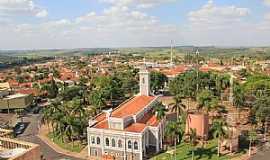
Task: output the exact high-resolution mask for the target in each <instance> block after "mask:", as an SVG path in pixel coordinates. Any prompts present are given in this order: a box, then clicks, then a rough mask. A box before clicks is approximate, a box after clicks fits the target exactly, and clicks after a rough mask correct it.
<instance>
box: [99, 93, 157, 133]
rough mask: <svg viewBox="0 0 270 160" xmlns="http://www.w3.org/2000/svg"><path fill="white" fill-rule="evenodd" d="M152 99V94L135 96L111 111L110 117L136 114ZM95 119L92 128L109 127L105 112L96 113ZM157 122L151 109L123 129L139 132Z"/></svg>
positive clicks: (155, 124)
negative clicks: (95, 122)
mask: <svg viewBox="0 0 270 160" xmlns="http://www.w3.org/2000/svg"><path fill="white" fill-rule="evenodd" d="M154 99H155V97H154V96H136V97H134V98H133V99H131V100H129V101H128V102H126V103H124V104H122V105H120V106H119V107H118V108H117V109H115V110H114V111H113V112H112V114H111V117H115V118H124V117H127V116H132V115H136V114H137V113H138V112H139V111H141V110H142V109H143V108H145V107H146V106H147V105H148V104H150V103H151V102H152V101H153V100H154ZM95 120H96V121H97V124H96V125H95V126H94V128H97V129H109V125H108V120H107V119H106V115H105V113H102V114H100V115H98V116H97V117H96V118H95ZM158 124H159V121H158V120H157V118H156V116H155V115H154V114H153V113H152V112H151V111H149V112H148V113H146V114H145V115H144V117H143V118H142V119H140V120H139V121H138V122H137V123H132V124H130V125H129V126H127V127H126V128H125V129H124V131H127V132H136V133H140V132H142V131H143V130H144V129H145V127H147V126H157V125H158ZM113 130H115V129H113Z"/></svg>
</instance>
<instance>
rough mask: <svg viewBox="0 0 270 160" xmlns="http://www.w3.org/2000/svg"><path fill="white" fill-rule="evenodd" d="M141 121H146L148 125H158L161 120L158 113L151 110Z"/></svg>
mask: <svg viewBox="0 0 270 160" xmlns="http://www.w3.org/2000/svg"><path fill="white" fill-rule="evenodd" d="M139 123H144V124H146V125H148V126H157V125H158V124H159V120H158V119H157V117H156V115H154V114H153V113H151V112H149V113H147V114H146V115H144V117H143V118H142V119H141V120H140V121H139Z"/></svg>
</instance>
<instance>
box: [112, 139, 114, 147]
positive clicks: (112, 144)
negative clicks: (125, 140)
mask: <svg viewBox="0 0 270 160" xmlns="http://www.w3.org/2000/svg"><path fill="white" fill-rule="evenodd" d="M112 147H115V140H114V139H112Z"/></svg>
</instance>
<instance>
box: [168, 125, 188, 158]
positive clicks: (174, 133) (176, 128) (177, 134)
mask: <svg viewBox="0 0 270 160" xmlns="http://www.w3.org/2000/svg"><path fill="white" fill-rule="evenodd" d="M165 134H166V136H167V137H170V138H172V139H173V140H174V159H175V160H176V145H177V138H178V141H179V143H181V141H182V137H183V135H184V134H183V130H182V128H181V125H180V123H178V122H173V121H169V122H168V124H167V125H166V129H165Z"/></svg>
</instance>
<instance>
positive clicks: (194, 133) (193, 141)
mask: <svg viewBox="0 0 270 160" xmlns="http://www.w3.org/2000/svg"><path fill="white" fill-rule="evenodd" d="M189 133H190V135H189V143H190V144H191V146H192V150H191V152H192V157H191V159H192V160H194V152H195V147H196V144H197V139H198V137H197V131H196V129H194V128H191V129H190V132H189Z"/></svg>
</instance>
